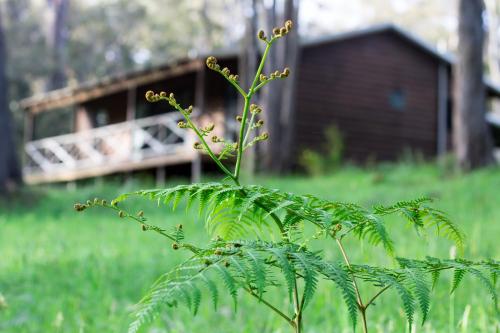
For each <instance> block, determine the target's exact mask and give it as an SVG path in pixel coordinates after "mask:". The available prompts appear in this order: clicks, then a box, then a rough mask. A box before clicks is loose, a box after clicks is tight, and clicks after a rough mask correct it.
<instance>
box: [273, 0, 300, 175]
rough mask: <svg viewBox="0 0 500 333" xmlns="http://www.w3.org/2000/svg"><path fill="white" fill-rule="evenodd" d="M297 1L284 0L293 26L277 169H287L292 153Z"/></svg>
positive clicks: (287, 41)
mask: <svg viewBox="0 0 500 333" xmlns="http://www.w3.org/2000/svg"><path fill="white" fill-rule="evenodd" d="M298 14H299V1H298V0H285V11H284V17H285V20H292V22H293V23H294V27H293V29H292V31H290V33H289V34H288V35H287V36H286V38H285V41H284V42H285V43H284V44H285V45H284V46H285V59H284V66H286V67H288V68H290V76H289V77H288V78H287V79H286V80H285V81H284V83H283V93H282V95H281V112H280V113H281V114H280V116H281V119H280V125H281V149H280V152H281V156H280V160H279V162H280V164H279V166H278V171H280V172H283V171H287V170H289V169H290V167H291V163H292V153H293V146H294V142H293V135H294V132H295V131H294V126H295V121H294V120H295V92H296V87H297V80H298V78H297V74H298V73H297V69H298V66H297V63H298V56H299V31H298V21H299V20H298Z"/></svg>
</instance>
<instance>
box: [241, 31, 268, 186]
mask: <svg viewBox="0 0 500 333" xmlns="http://www.w3.org/2000/svg"><path fill="white" fill-rule="evenodd" d="M273 42H274V38H273V39H271V40H270V41H269V42H267V44H266V48H265V50H264V53H263V54H262V58H261V60H260V64H259V67H258V68H257V73H255V77H254V79H253V82H252V85H251V86H250V89H248V93H247V95H246V96H245V98H244V99H245V104H244V106H243V114H242V116H241V126H240V133H239V136H238V154H237V156H236V166H235V167H234V175H233V178H235V179H239V177H240V169H241V159H242V158H243V140H244V136H245V128H246V122H247V118H248V110H249V108H250V101H251V99H252V97H253V95H254V93H255V87H256V86H257V82H258V81H259V77H260V74H261V73H262V70H263V69H264V63H265V62H266V58H267V55H268V54H269V50H270V49H271V46H272V45H273Z"/></svg>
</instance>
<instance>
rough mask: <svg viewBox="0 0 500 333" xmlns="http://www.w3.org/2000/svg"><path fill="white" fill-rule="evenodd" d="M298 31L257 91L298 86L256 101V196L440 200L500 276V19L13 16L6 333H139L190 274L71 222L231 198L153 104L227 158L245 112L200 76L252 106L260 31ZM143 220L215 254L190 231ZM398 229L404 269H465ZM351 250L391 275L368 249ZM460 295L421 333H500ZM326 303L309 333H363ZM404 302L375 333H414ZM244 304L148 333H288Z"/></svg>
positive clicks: (430, 11)
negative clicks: (151, 299) (128, 203)
mask: <svg viewBox="0 0 500 333" xmlns="http://www.w3.org/2000/svg"><path fill="white" fill-rule="evenodd" d="M286 19H292V20H293V21H294V26H295V27H296V29H294V30H293V31H292V32H291V33H290V34H289V35H288V36H287V37H286V38H284V39H281V40H279V41H278V42H277V44H276V47H275V48H274V49H273V50H272V52H271V53H270V55H269V59H268V62H267V63H266V66H265V68H264V73H266V74H267V75H269V74H270V73H272V72H274V71H275V70H279V71H281V70H283V68H285V67H289V68H290V69H291V73H292V74H291V75H290V77H289V78H288V79H287V80H278V81H276V82H271V83H270V84H269V85H267V86H266V87H265V88H264V89H263V90H262V91H261V92H260V93H259V94H258V95H257V96H256V98H257V100H256V102H257V103H258V104H259V105H262V107H263V109H264V112H263V114H262V118H263V120H264V121H265V125H264V127H263V128H262V131H260V132H259V133H257V134H262V133H264V131H265V132H268V133H269V135H270V139H269V140H268V141H266V142H265V144H262V145H259V146H258V147H256V148H254V149H253V150H252V151H251V152H250V153H249V156H248V158H247V160H246V162H245V165H244V170H245V177H246V179H247V181H251V182H254V183H259V184H264V185H266V186H270V187H277V188H280V189H284V190H289V191H295V192H298V193H302V194H306V193H311V194H315V195H321V196H323V197H325V198H327V199H333V200H341V201H353V202H357V203H360V204H362V205H364V206H367V207H369V206H371V205H374V204H385V203H391V202H393V201H396V200H402V199H412V198H415V197H420V196H424V195H425V196H431V197H433V198H435V199H436V205H437V206H438V207H439V208H442V209H443V210H445V211H446V212H448V213H449V214H450V216H451V218H452V219H453V220H454V221H455V222H456V223H457V224H459V225H460V227H461V228H462V229H463V230H464V231H465V233H466V234H467V235H468V243H467V244H468V246H467V248H466V252H465V256H466V257H470V258H475V259H482V258H487V257H494V258H498V257H499V255H500V249H499V247H498V244H497V239H498V235H500V224H499V219H500V169H499V168H498V161H499V160H500V103H499V101H500V0H484V1H483V0H442V1H432V0H371V1H366V0H350V1H337V0H300V1H299V0H238V1H237V0H210V1H208V0H189V1H171V0H148V1H146V0H136V1H125V0H86V1H83V0H0V332H16V333H17V332H122V331H125V330H126V327H127V326H128V323H129V322H130V313H131V310H132V307H133V305H134V304H135V303H136V302H137V301H138V300H139V299H140V297H141V295H143V294H144V293H145V291H146V290H147V288H148V287H149V286H150V285H151V283H152V282H153V281H154V280H155V279H156V278H157V277H158V276H159V275H160V274H161V273H164V272H165V271H167V270H168V269H169V268H170V267H172V266H173V265H174V264H175V263H177V262H179V261H180V260H181V259H182V257H177V256H176V257H175V258H174V257H172V256H171V251H170V247H169V246H168V244H165V243H164V242H163V241H162V239H157V237H155V236H154V235H152V234H149V233H141V232H140V230H139V228H137V227H136V226H135V225H129V224H128V223H124V222H119V221H118V219H117V218H115V217H114V216H110V215H109V214H108V212H99V211H91V212H88V213H86V214H84V215H81V214H76V213H75V212H74V211H73V210H72V205H73V203H74V202H77V201H82V202H83V201H85V200H87V199H90V198H93V197H105V198H110V199H111V198H113V197H116V196H117V195H118V194H120V193H122V192H126V191H132V190H136V189H140V188H148V187H155V186H161V187H163V186H172V185H175V184H178V183H180V182H182V183H186V182H189V181H200V180H211V179H219V176H220V175H219V174H218V173H217V170H216V168H215V167H214V165H213V164H212V163H210V161H209V160H208V159H207V158H206V156H204V155H201V154H198V153H196V151H194V150H193V149H192V146H193V143H194V141H195V138H194V137H193V136H192V135H191V134H189V133H187V132H186V131H183V130H180V129H179V128H178V127H177V122H178V121H179V120H181V118H180V115H179V114H178V113H176V112H173V111H172V110H171V109H170V107H169V106H167V105H165V104H150V103H147V102H145V99H144V95H145V93H146V91H148V90H154V91H161V90H164V91H167V92H169V93H170V92H174V93H175V94H176V98H177V100H178V101H179V102H180V103H181V104H182V105H183V106H186V107H187V106H188V105H190V104H192V105H193V106H194V116H195V118H196V121H197V122H198V123H199V124H202V125H205V124H209V123H214V124H215V128H216V129H215V132H214V133H216V134H217V135H218V136H221V137H225V138H226V139H228V140H234V138H235V136H236V131H235V130H236V128H237V127H238V123H237V121H236V120H235V118H236V116H237V115H238V114H239V112H241V111H240V110H241V106H242V101H241V100H240V98H239V97H238V94H237V93H236V92H235V91H234V90H233V89H232V87H231V86H230V85H229V84H227V82H226V81H225V80H224V79H223V78H222V77H221V76H220V75H219V74H217V73H215V72H213V71H210V70H208V69H206V66H205V59H206V57H207V56H208V55H214V56H216V57H217V59H218V62H219V64H220V65H221V67H226V66H227V67H228V68H229V69H230V70H231V73H234V74H238V75H239V82H240V84H241V85H242V86H243V87H248V86H249V85H250V83H251V81H252V80H253V75H252V73H255V70H256V68H257V66H258V61H259V56H260V54H261V53H262V51H263V43H262V42H261V41H259V40H258V39H257V38H256V35H257V32H258V31H259V29H263V30H264V31H265V32H266V34H267V35H268V36H270V35H271V31H272V29H273V28H274V27H279V26H282V24H283V22H284V21H285V20H286ZM227 163H231V161H230V160H229V161H227ZM135 205H136V206H133V207H131V209H138V208H139V207H141V208H143V209H145V210H146V211H147V214H148V216H149V217H150V218H151V219H152V220H155V222H157V223H156V224H160V225H170V224H172V225H174V224H176V223H179V222H182V223H184V225H185V226H186V232H187V234H188V235H189V236H190V237H192V238H194V239H199V240H204V239H206V237H207V236H205V233H204V231H203V220H202V219H200V218H199V217H197V216H196V214H190V213H188V215H185V214H184V210H182V209H180V210H179V212H175V213H171V212H168V211H167V210H166V209H155V206H154V205H150V204H148V203H146V202H137V203H135ZM390 222H393V223H394V224H393V228H392V227H391V228H392V229H393V230H392V231H393V232H394V234H395V235H396V236H398V237H399V238H397V237H395V238H396V239H397V240H398V242H397V243H396V248H397V249H398V250H397V251H396V253H397V255H400V256H410V257H417V258H421V257H423V256H425V255H431V256H441V257H449V256H453V255H454V249H453V247H452V244H450V243H448V242H447V241H444V240H439V241H438V240H437V239H435V238H434V237H432V235H429V236H427V237H424V238H423V239H422V240H421V241H416V240H415V239H414V238H408V237H407V232H408V230H407V228H406V227H405V226H403V225H401V223H400V225H397V221H396V220H394V221H392V220H391V221H390ZM399 222H401V221H399ZM352 245H355V244H352ZM398 245H399V247H398ZM326 251H327V253H328V256H330V257H331V258H332V259H336V258H337V254H336V253H335V252H334V251H333V250H332V251H331V253H330V252H328V251H329V249H327V250H326ZM352 251H353V254H352V256H353V258H355V260H356V259H357V260H359V261H360V262H362V261H367V260H368V261H375V262H379V263H381V264H383V263H386V264H393V263H392V262H391V261H390V260H388V259H387V258H385V257H384V255H383V252H378V249H374V248H372V247H370V246H369V245H368V244H366V246H365V245H364V244H363V246H361V247H359V246H358V247H356V248H354V249H352ZM449 280H450V277H449V276H445V277H444V278H443V281H442V282H440V284H441V285H440V288H437V289H436V291H435V299H434V301H433V304H432V307H433V308H434V311H432V313H433V314H432V316H431V318H429V320H428V322H427V323H426V324H425V325H424V326H419V325H415V326H414V327H413V328H412V331H413V332H450V333H451V332H498V330H500V323H499V320H498V317H497V315H496V314H495V312H494V310H493V306H492V304H490V303H491V302H489V300H488V296H487V294H486V292H483V291H482V290H481V288H480V286H478V285H477V282H473V283H472V281H471V287H470V288H468V289H464V290H462V291H459V292H458V293H457V294H456V295H453V296H450V295H449ZM319 294H320V296H319V297H318V298H317V300H316V301H315V302H314V304H312V305H311V306H310V309H309V312H310V313H309V314H308V317H307V318H308V320H309V321H310V323H308V326H309V327H310V328H309V329H310V332H324V331H325V330H331V331H335V332H352V328H351V327H350V324H349V322H348V316H347V311H346V310H345V309H344V308H343V307H342V305H341V302H340V301H339V302H338V306H337V305H336V303H335V302H334V303H333V304H334V307H333V311H332V310H331V305H332V300H335V298H336V297H339V296H340V295H339V294H338V292H337V291H335V290H332V288H330V287H329V286H327V285H320V289H319ZM273 297H274V298H275V299H276V300H278V301H280V300H281V301H283V297H282V295H281V296H280V295H279V294H276V295H273ZM391 297H392V298H393V299H394V297H396V295H390V294H388V297H387V298H386V299H385V300H383V301H381V302H380V304H377V305H378V306H377V307H376V308H375V310H374V311H373V312H372V314H371V316H373V318H371V320H372V322H373V323H374V331H375V332H403V331H405V328H404V327H405V325H404V316H403V312H402V311H400V310H398V309H397V308H394V307H393V306H391ZM240 298H241V299H242V302H241V303H240V304H241V307H240V308H239V310H238V311H237V312H234V310H233V309H232V308H231V306H230V304H231V303H230V301H229V300H228V301H227V302H226V304H223V305H222V306H221V307H220V308H219V309H218V310H217V311H215V312H214V311H213V309H211V307H210V304H209V302H206V303H204V304H203V306H202V309H201V311H200V313H199V314H198V315H197V317H194V318H193V317H192V316H191V314H190V313H189V311H188V310H186V309H183V308H179V309H178V310H177V309H176V310H174V311H172V310H170V311H165V313H164V315H163V316H161V317H160V318H159V319H158V320H157V321H156V322H155V323H152V325H151V326H150V327H148V328H146V329H145V330H144V331H145V332H198V331H200V330H204V331H210V332H235V331H236V332H284V329H285V328H284V327H282V326H281V323H280V322H279V320H278V319H277V318H274V316H273V315H272V314H271V313H267V312H265V311H262V310H260V309H259V307H258V304H255V303H252V300H243V298H244V295H240ZM249 318H254V319H255V318H258V319H259V320H253V319H252V320H249ZM417 322H418V320H417ZM406 331H407V332H408V329H406ZM308 332H309V331H308Z"/></svg>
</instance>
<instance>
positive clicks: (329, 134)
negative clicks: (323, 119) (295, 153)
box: [299, 126, 344, 176]
mask: <svg viewBox="0 0 500 333" xmlns="http://www.w3.org/2000/svg"><path fill="white" fill-rule="evenodd" d="M320 150H321V151H314V150H312V149H304V150H303V151H302V153H301V155H300V158H299V160H300V165H301V166H302V168H304V170H305V171H306V172H307V173H308V174H309V175H312V176H321V175H325V174H329V173H332V172H334V171H335V170H337V169H338V168H339V167H340V166H341V164H342V154H343V152H344V140H343V138H342V134H341V133H340V130H339V129H338V127H337V126H330V127H328V128H327V129H326V130H325V143H324V144H323V146H322V147H321V149H320Z"/></svg>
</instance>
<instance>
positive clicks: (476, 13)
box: [453, 0, 493, 171]
mask: <svg viewBox="0 0 500 333" xmlns="http://www.w3.org/2000/svg"><path fill="white" fill-rule="evenodd" d="M483 12H484V3H483V1H482V0H460V1H459V14H458V15H459V19H458V22H459V24H458V38H459V41H458V50H459V51H458V59H457V64H456V67H455V68H454V71H455V73H454V74H455V75H454V79H455V92H454V99H455V100H454V105H455V110H454V114H453V126H454V129H453V132H454V148H455V153H456V156H457V162H458V165H459V167H460V168H461V169H462V170H466V171H467V170H472V169H475V168H478V167H482V166H485V165H488V164H490V163H492V162H493V154H492V142H491V137H490V135H489V131H488V126H487V124H486V120H485V113H486V110H485V108H486V103H485V99H486V97H485V86H484V81H483V46H484V30H483V19H482V15H483Z"/></svg>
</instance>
